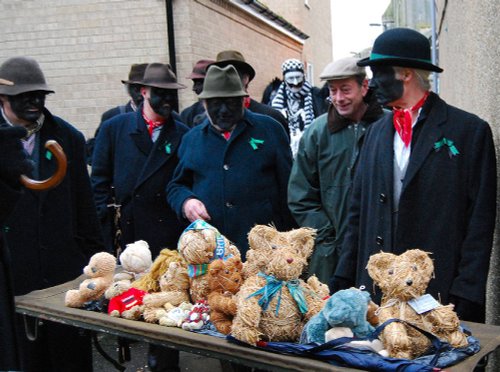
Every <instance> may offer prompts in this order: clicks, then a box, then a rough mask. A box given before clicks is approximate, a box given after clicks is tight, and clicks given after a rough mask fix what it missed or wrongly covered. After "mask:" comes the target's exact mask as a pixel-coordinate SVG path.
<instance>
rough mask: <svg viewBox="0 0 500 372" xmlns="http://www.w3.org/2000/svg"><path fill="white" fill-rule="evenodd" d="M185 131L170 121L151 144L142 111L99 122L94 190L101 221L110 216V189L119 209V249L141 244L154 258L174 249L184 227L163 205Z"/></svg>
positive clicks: (93, 172)
mask: <svg viewBox="0 0 500 372" xmlns="http://www.w3.org/2000/svg"><path fill="white" fill-rule="evenodd" d="M188 130H189V128H188V127H186V126H185V125H184V124H182V123H181V122H178V121H175V120H174V119H173V118H172V117H170V118H169V120H168V121H167V122H166V123H165V124H164V125H163V128H162V130H161V132H160V135H159V137H158V139H157V141H156V142H154V143H153V142H152V141H151V138H150V136H149V133H148V130H147V127H146V123H145V121H144V119H143V117H142V109H138V110H137V111H136V112H131V113H128V114H122V115H118V116H115V117H113V118H112V119H110V120H108V121H106V122H104V123H103V125H102V128H101V130H100V131H99V134H98V136H97V138H96V145H95V150H94V157H93V162H92V164H93V166H92V176H91V178H92V186H93V190H94V195H95V201H96V206H97V213H98V215H99V218H100V219H101V220H103V221H104V220H105V219H106V218H108V208H107V204H108V203H109V202H110V201H111V186H114V194H115V198H116V203H117V204H119V205H121V219H120V227H121V231H122V243H123V245H125V244H128V243H132V242H134V241H136V240H145V241H147V242H148V244H149V246H150V249H151V252H152V254H153V257H156V256H157V255H158V253H159V252H160V250H161V249H163V248H173V249H175V248H176V247H177V240H178V238H179V236H180V234H181V232H182V229H183V227H184V226H183V225H182V224H181V223H180V222H179V220H178V219H177V216H176V214H175V213H174V211H172V209H171V208H170V206H169V205H168V204H167V200H166V194H165V189H166V186H167V184H168V182H169V181H170V180H171V178H172V175H173V173H174V170H175V167H176V166H177V163H178V157H177V148H178V146H179V144H180V141H181V138H182V136H183V135H184V134H185V133H186V132H187V131H188Z"/></svg>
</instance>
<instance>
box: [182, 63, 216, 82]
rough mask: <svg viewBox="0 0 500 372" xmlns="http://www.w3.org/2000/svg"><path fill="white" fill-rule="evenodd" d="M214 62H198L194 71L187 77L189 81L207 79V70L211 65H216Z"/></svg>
mask: <svg viewBox="0 0 500 372" xmlns="http://www.w3.org/2000/svg"><path fill="white" fill-rule="evenodd" d="M214 62H215V61H214V60H211V59H200V60H199V61H198V62H196V63H195V65H194V67H193V71H192V72H191V74H190V75H189V76H187V79H191V80H194V79H205V75H206V74H207V68H208V65H210V64H211V63H214Z"/></svg>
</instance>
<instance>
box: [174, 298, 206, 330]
mask: <svg viewBox="0 0 500 372" xmlns="http://www.w3.org/2000/svg"><path fill="white" fill-rule="evenodd" d="M209 320H210V306H208V302H207V300H199V301H196V303H195V304H194V306H193V308H192V309H191V311H190V312H189V313H188V315H187V316H186V318H185V319H184V321H183V322H182V325H181V328H182V329H183V330H185V331H197V330H199V329H201V328H203V327H204V326H205V325H206V324H207V323H208V321H209Z"/></svg>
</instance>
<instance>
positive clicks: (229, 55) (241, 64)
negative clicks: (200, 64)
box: [213, 50, 255, 81]
mask: <svg viewBox="0 0 500 372" xmlns="http://www.w3.org/2000/svg"><path fill="white" fill-rule="evenodd" d="M213 65H216V66H219V67H225V66H227V65H233V66H234V67H235V68H236V70H238V72H244V73H247V74H248V75H249V76H250V81H252V80H253V78H254V77H255V70H254V69H253V67H252V66H250V65H249V64H248V63H247V62H246V61H245V57H243V54H241V53H240V52H238V51H237V50H223V51H222V52H219V53H218V54H217V58H216V61H215V62H214V63H213Z"/></svg>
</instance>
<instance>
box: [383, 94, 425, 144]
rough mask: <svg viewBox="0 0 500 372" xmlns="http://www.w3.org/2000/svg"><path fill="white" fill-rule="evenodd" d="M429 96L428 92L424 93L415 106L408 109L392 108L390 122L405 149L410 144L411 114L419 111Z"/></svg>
mask: <svg viewBox="0 0 500 372" xmlns="http://www.w3.org/2000/svg"><path fill="white" fill-rule="evenodd" d="M428 96H429V92H425V94H424V96H423V97H422V98H421V99H420V101H418V102H417V103H416V104H415V106H413V107H410V108H409V109H397V108H393V109H392V112H393V117H392V121H393V124H394V129H396V132H398V134H399V137H401V139H402V140H403V143H404V144H405V147H408V146H409V145H410V143H411V133H412V124H413V118H412V113H413V112H415V111H417V110H419V109H420V108H421V107H422V106H423V105H424V103H425V100H426V99H427V97H428Z"/></svg>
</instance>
